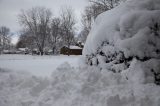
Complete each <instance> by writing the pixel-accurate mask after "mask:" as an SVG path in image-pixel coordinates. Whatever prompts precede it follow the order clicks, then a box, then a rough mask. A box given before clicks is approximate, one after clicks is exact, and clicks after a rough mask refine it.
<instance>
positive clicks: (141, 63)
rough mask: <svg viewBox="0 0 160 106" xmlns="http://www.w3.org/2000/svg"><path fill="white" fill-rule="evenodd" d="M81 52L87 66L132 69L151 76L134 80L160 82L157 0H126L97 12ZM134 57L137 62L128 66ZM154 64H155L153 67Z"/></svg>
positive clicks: (159, 4)
mask: <svg viewBox="0 0 160 106" xmlns="http://www.w3.org/2000/svg"><path fill="white" fill-rule="evenodd" d="M83 55H84V56H85V58H86V63H87V64H89V65H98V66H99V67H100V68H102V69H107V70H110V71H113V72H115V73H116V72H122V71H124V70H129V71H131V70H133V71H134V72H133V73H138V74H140V75H142V76H144V77H149V76H150V77H149V78H146V79H141V81H140V79H139V80H137V81H140V82H155V83H156V84H160V67H159V66H158V65H159V64H160V1H159V0H128V1H127V2H125V3H123V4H121V5H119V6H118V7H116V8H114V9H112V10H110V11H106V12H104V13H102V14H100V15H99V16H98V17H97V19H96V21H95V23H94V25H93V27H92V29H91V32H90V33H89V35H88V38H87V41H86V44H85V46H84V49H83ZM134 60H137V61H138V64H136V65H135V67H136V68H134V69H131V68H132V63H134ZM154 64H158V65H157V66H156V68H155V65H154ZM146 67H149V68H146ZM151 76H152V77H154V80H155V81H153V78H151ZM131 77H132V75H131ZM142 78H143V77H142ZM133 79H135V78H133ZM149 79H150V81H148V80H149ZM142 80H146V81H142ZM140 82H137V83H140Z"/></svg>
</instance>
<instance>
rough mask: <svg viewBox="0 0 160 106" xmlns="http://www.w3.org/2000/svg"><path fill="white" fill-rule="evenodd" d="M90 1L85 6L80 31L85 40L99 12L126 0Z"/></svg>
mask: <svg viewBox="0 0 160 106" xmlns="http://www.w3.org/2000/svg"><path fill="white" fill-rule="evenodd" d="M88 1H89V3H90V5H89V6H87V7H86V8H85V10H84V13H83V14H82V20H81V23H82V31H81V33H80V38H82V37H83V40H85V38H87V36H88V34H89V31H90V30H91V26H92V24H93V22H94V21H95V19H96V17H97V16H98V15H99V14H101V13H102V12H105V11H108V10H110V9H112V8H114V7H116V6H117V5H119V4H120V2H122V1H125V0H88ZM83 42H85V41H83Z"/></svg>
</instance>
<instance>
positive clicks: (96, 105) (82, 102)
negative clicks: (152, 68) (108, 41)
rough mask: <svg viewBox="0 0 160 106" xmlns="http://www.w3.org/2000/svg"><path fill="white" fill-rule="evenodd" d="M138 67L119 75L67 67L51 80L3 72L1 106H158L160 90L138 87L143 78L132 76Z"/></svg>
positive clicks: (0, 76)
mask: <svg viewBox="0 0 160 106" xmlns="http://www.w3.org/2000/svg"><path fill="white" fill-rule="evenodd" d="M137 64H139V63H138V61H134V62H133V63H132V66H131V68H130V69H131V71H127V70H126V72H124V73H123V74H120V73H113V72H111V71H108V70H105V69H104V70H100V69H99V68H97V67H88V66H87V67H85V66H84V67H79V68H75V67H74V68H73V67H71V66H70V65H69V64H68V63H64V64H62V65H61V66H60V67H58V68H57V70H56V71H53V73H52V76H51V78H40V77H36V76H32V75H30V74H27V73H24V72H14V71H9V70H3V69H0V106H159V105H160V86H157V85H155V84H153V83H144V82H143V80H142V81H138V82H140V83H136V82H137V81H135V80H140V79H143V78H144V77H143V74H140V75H139V74H135V73H134V74H133V73H132V71H136V70H134V69H135V67H137V66H136V65H137ZM139 69H140V67H139ZM126 74H129V76H132V78H133V79H132V78H131V79H130V80H127V79H126ZM135 78H136V79H135Z"/></svg>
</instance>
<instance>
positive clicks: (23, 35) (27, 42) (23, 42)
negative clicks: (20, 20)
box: [16, 30, 36, 50]
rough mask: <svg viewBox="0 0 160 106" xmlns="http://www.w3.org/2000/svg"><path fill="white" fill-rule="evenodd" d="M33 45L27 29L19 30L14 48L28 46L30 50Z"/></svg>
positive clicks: (33, 42)
mask: <svg viewBox="0 0 160 106" xmlns="http://www.w3.org/2000/svg"><path fill="white" fill-rule="evenodd" d="M35 45H36V44H35V40H34V37H33V36H32V35H31V33H30V32H29V31H26V30H23V31H21V32H20V37H19V40H18V42H17V44H16V48H29V49H30V50H33V48H34V47H36V46H35Z"/></svg>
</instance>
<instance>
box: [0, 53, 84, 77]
mask: <svg viewBox="0 0 160 106" xmlns="http://www.w3.org/2000/svg"><path fill="white" fill-rule="evenodd" d="M80 57H81V56H74V55H71V56H66V55H57V56H36V55H34V56H32V55H0V68H3V69H9V70H13V71H25V72H29V73H31V74H33V75H36V76H42V77H49V76H50V75H51V73H52V72H53V71H54V70H56V68H57V67H58V66H59V65H61V64H62V63H64V62H68V63H69V64H71V66H74V67H77V66H78V64H79V58H80Z"/></svg>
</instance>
